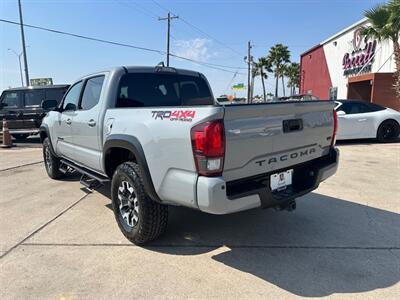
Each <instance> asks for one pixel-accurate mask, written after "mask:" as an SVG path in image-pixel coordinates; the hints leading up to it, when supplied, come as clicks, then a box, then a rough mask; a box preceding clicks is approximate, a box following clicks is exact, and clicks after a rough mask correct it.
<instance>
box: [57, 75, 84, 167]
mask: <svg viewBox="0 0 400 300" xmlns="http://www.w3.org/2000/svg"><path fill="white" fill-rule="evenodd" d="M82 83H83V82H82V81H79V82H77V83H75V84H74V85H73V86H72V87H71V88H70V89H69V90H68V92H67V94H66V95H65V97H64V101H63V104H62V110H61V112H60V113H59V114H58V120H57V121H56V122H55V124H54V128H53V132H54V135H55V136H54V137H52V141H53V146H54V143H55V148H56V152H57V153H58V154H59V155H62V156H64V157H66V158H69V159H73V157H74V143H73V139H72V125H73V119H74V117H75V115H76V110H77V108H78V103H79V99H80V95H81V90H82Z"/></svg>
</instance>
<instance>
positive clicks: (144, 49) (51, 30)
mask: <svg viewBox="0 0 400 300" xmlns="http://www.w3.org/2000/svg"><path fill="white" fill-rule="evenodd" d="M0 22H3V23H8V24H12V25H21V23H19V22H14V21H10V20H6V19H0ZM23 26H24V27H28V28H33V29H38V30H43V31H47V32H51V33H56V34H61V35H66V36H72V37H76V38H80V39H84V40H89V41H95V42H100V43H105V44H110V45H114V46H121V47H127V48H132V49H136V50H143V51H148V52H153V53H158V54H161V55H165V54H166V52H165V51H162V50H157V49H152V48H147V47H141V46H135V45H131V44H126V43H119V42H114V41H108V40H104V39H99V38H94V37H89V36H84V35H81V34H76V33H70V32H66V31H61V30H56V29H51V28H46V27H41V26H35V25H30V24H26V23H24V24H23ZM170 55H171V56H173V57H176V58H180V59H183V60H186V61H190V62H193V63H195V64H198V65H203V66H206V67H209V68H212V69H217V70H220V71H224V72H230V73H234V71H231V70H226V69H223V68H232V69H238V68H239V69H240V67H232V66H223V65H218V64H212V63H207V62H202V61H197V60H194V59H190V58H187V57H183V56H179V55H176V54H173V53H171V54H170Z"/></svg>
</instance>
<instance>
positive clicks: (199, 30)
mask: <svg viewBox="0 0 400 300" xmlns="http://www.w3.org/2000/svg"><path fill="white" fill-rule="evenodd" d="M151 1H152V2H153V3H154V4H155V5H157V6H158V7H160V8H161V9H163V10H165V11H167V12H169V11H170V10H169V9H167V8H166V7H164V6H163V5H161V4H160V3H158V2H157V1H155V0H151ZM174 15H176V14H175V13H174ZM179 19H180V20H181V21H182V22H183V23H185V24H186V25H188V26H189V27H191V28H193V29H195V30H196V31H198V32H200V33H201V34H203V35H205V36H206V37H208V38H209V39H211V40H214V41H215V42H217V43H218V44H220V45H221V46H223V47H225V48H227V49H229V50H231V51H232V52H234V53H236V54H237V55H239V56H240V57H242V56H243V55H242V53H240V52H239V51H237V50H235V49H233V48H232V47H230V46H229V45H227V44H225V43H223V42H221V41H220V40H218V39H216V38H215V37H213V36H211V35H210V34H208V33H207V32H205V31H203V30H201V29H200V28H199V27H197V26H195V25H193V24H192V23H190V22H189V21H187V20H185V19H184V18H182V17H180V18H179Z"/></svg>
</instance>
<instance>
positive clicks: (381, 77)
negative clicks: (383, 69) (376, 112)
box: [371, 73, 400, 111]
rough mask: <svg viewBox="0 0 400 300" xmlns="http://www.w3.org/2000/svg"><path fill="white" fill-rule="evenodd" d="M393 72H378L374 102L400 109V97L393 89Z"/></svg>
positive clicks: (375, 81) (373, 93)
mask: <svg viewBox="0 0 400 300" xmlns="http://www.w3.org/2000/svg"><path fill="white" fill-rule="evenodd" d="M393 84H394V78H393V73H376V74H375V76H374V86H373V89H372V97H371V98H372V102H373V103H376V104H380V105H383V106H386V107H390V108H393V109H395V110H397V111H400V99H397V98H396V93H395V91H394V89H393Z"/></svg>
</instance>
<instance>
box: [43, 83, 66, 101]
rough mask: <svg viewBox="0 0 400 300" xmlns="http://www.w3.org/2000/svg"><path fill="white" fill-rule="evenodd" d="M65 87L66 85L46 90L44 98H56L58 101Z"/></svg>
mask: <svg viewBox="0 0 400 300" xmlns="http://www.w3.org/2000/svg"><path fill="white" fill-rule="evenodd" d="M67 89H68V87H65V88H59V89H58V88H57V89H48V90H46V100H56V101H57V102H58V103H60V102H61V100H62V98H63V96H64V94H65V92H66V91H67Z"/></svg>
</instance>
